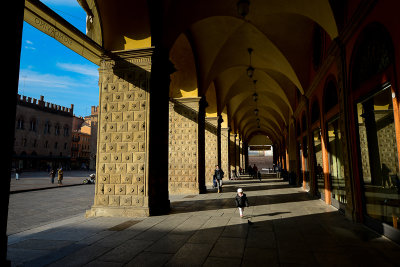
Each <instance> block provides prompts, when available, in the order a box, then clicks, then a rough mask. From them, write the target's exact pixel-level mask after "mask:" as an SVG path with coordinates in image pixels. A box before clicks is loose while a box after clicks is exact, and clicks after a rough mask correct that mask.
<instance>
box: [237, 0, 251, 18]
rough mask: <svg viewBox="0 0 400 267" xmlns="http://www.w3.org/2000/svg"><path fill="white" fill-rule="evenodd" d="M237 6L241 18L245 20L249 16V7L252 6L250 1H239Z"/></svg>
mask: <svg viewBox="0 0 400 267" xmlns="http://www.w3.org/2000/svg"><path fill="white" fill-rule="evenodd" d="M236 6H237V11H238V14H239V16H241V17H242V18H243V19H244V18H245V17H246V16H247V14H249V6H250V1H249V0H239V1H238V2H237V4H236Z"/></svg>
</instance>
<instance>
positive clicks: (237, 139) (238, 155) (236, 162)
mask: <svg viewBox="0 0 400 267" xmlns="http://www.w3.org/2000/svg"><path fill="white" fill-rule="evenodd" d="M240 141H241V140H240V136H239V135H236V139H235V145H236V147H235V155H236V160H235V169H236V174H237V175H238V176H239V166H240Z"/></svg>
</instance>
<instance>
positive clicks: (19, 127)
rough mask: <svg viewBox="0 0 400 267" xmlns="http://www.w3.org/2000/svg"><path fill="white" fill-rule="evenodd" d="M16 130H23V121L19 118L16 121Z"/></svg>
mask: <svg viewBox="0 0 400 267" xmlns="http://www.w3.org/2000/svg"><path fill="white" fill-rule="evenodd" d="M17 129H20V130H22V129H24V119H23V118H19V119H18V121H17Z"/></svg>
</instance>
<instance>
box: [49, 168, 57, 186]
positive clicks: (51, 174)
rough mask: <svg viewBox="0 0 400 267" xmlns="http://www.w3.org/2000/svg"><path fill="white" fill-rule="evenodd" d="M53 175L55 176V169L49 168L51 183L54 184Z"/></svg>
mask: <svg viewBox="0 0 400 267" xmlns="http://www.w3.org/2000/svg"><path fill="white" fill-rule="evenodd" d="M54 177H56V170H54V169H51V171H50V178H51V183H52V184H54Z"/></svg>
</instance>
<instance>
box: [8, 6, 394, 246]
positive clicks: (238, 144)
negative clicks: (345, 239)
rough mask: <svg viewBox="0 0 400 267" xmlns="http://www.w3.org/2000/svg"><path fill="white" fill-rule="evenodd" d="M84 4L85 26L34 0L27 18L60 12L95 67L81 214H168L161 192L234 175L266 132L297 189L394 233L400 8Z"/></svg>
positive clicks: (194, 189)
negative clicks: (92, 156)
mask: <svg viewBox="0 0 400 267" xmlns="http://www.w3.org/2000/svg"><path fill="white" fill-rule="evenodd" d="M80 2H81V4H82V6H84V7H85V8H86V9H85V10H87V13H88V18H89V22H88V33H87V35H86V36H85V35H83V34H78V33H76V31H74V29H73V27H71V26H70V25H68V23H65V21H63V20H62V18H59V17H58V16H56V15H55V14H54V13H52V12H51V11H49V10H48V9H46V7H45V6H44V5H43V4H42V3H37V1H33V0H32V1H29V0H28V1H26V7H25V9H26V10H27V12H26V13H25V14H26V15H25V20H26V21H30V23H32V24H34V22H35V21H37V19H41V18H47V19H49V21H51V20H50V18H52V19H53V20H55V21H56V22H59V23H54V27H57V28H56V29H58V30H60V31H62V32H64V33H65V34H66V35H67V36H70V37H71V42H70V43H69V44H67V45H69V47H70V48H71V49H73V50H74V51H77V52H78V53H80V54H82V55H83V56H85V57H87V58H88V59H90V60H92V61H93V62H96V64H99V66H100V67H99V73H100V79H99V88H100V99H99V105H100V107H99V131H98V140H99V141H98V151H97V184H96V193H95V198H94V205H93V206H92V208H91V209H90V210H89V211H88V212H87V215H88V216H129V217H137V216H139V217H140V216H149V215H153V214H154V215H155V214H165V213H168V212H169V211H170V200H169V199H170V194H171V195H172V193H174V194H190V195H196V196H197V195H198V194H200V193H203V192H205V191H206V190H207V186H210V185H211V183H212V175H213V169H214V167H215V165H220V166H222V168H223V170H224V172H225V177H226V178H228V177H230V178H235V177H236V176H237V175H238V173H239V170H240V169H245V166H247V164H248V147H249V143H250V142H251V140H252V139H253V137H254V136H256V135H263V136H268V138H269V139H270V140H271V142H272V145H273V147H274V151H275V154H274V161H275V162H276V164H277V165H278V164H279V166H282V169H283V171H282V172H283V173H284V174H285V175H284V178H287V179H288V180H289V181H290V183H291V184H292V185H298V186H302V189H303V190H304V191H305V192H308V194H310V195H311V196H319V197H321V198H322V199H323V200H324V201H325V203H326V204H329V205H333V206H334V207H336V208H338V209H340V210H341V211H342V212H344V214H345V216H346V217H347V218H349V219H351V220H353V221H357V222H364V223H366V224H367V225H369V226H370V227H372V228H374V229H376V230H377V231H379V232H380V233H385V234H386V235H387V236H389V237H390V238H391V239H393V240H395V241H397V242H398V241H399V240H400V234H399V230H398V223H399V216H400V214H399V206H400V205H399V192H398V189H399V187H400V185H399V167H398V166H399V160H400V157H399V151H400V150H399V146H400V134H399V133H400V126H399V125H400V121H399V107H398V106H399V89H398V84H399V77H400V73H399V68H398V63H399V62H400V52H399V47H400V45H399V44H400V36H399V34H398V31H397V29H398V27H400V21H398V20H391V18H395V17H398V14H397V13H398V12H397V11H396V9H395V8H394V7H393V5H396V4H393V3H392V2H390V1H378V2H377V1H367V2H365V3H364V2H363V3H358V2H356V1H350V2H348V3H336V2H335V1H328V0H327V1H311V2H310V1H300V2H298V3H296V4H294V3H292V2H291V1H284V2H282V1H281V0H279V1H277V0H268V1H256V0H254V1H253V0H250V1H244V0H239V1H213V2H211V1H204V0H202V1H162V2H161V3H160V4H154V3H152V2H148V1H142V0H138V1H129V2H128V1H122V0H118V1H113V2H112V3H111V2H108V1H92V0H86V1H80ZM133 10H134V11H135V14H140V15H137V16H132V11H133ZM246 10H247V11H246ZM238 11H239V12H238ZM19 14H20V13H19ZM21 16H22V15H20V17H19V18H20V19H21ZM40 25H43V24H40ZM40 25H39V26H40ZM36 26H37V27H39V26H38V25H36ZM41 30H42V31H44V29H43V27H42V29H41ZM49 34H51V33H49ZM54 37H55V38H58V37H59V35H55V36H54ZM369 37H370V38H369ZM17 40H20V38H17ZM76 40H78V41H79V42H75V41H76ZM366 129H368V131H366ZM11 140H12V139H11ZM389 148H390V149H389ZM375 159H378V160H375ZM6 195H7V194H6Z"/></svg>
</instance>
